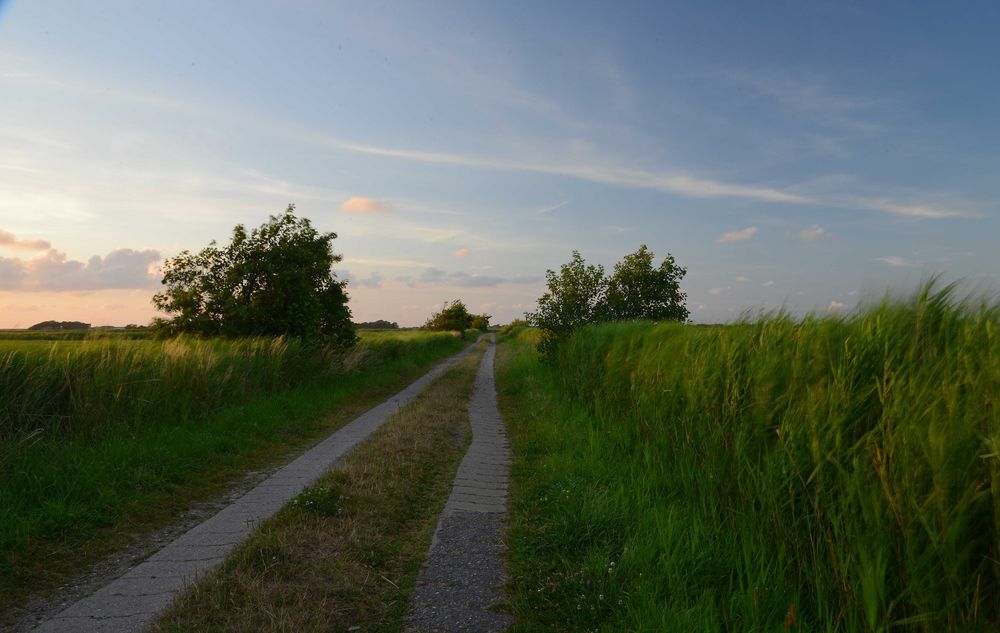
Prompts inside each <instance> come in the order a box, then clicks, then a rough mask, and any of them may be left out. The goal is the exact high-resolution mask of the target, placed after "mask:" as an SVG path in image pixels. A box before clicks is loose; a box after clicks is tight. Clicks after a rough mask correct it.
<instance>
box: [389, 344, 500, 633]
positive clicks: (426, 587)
mask: <svg viewBox="0 0 1000 633" xmlns="http://www.w3.org/2000/svg"><path fill="white" fill-rule="evenodd" d="M495 355H496V347H495V344H494V342H493V340H491V341H490V347H489V349H488V350H487V352H486V354H485V355H484V357H483V361H482V363H481V364H480V366H479V373H478V374H477V376H476V384H475V388H474V389H473V393H472V400H471V401H470V402H469V421H470V422H471V424H472V445H471V446H470V447H469V450H468V452H467V453H466V454H465V457H464V458H463V459H462V463H461V465H460V466H459V468H458V474H457V475H456V477H455V485H454V487H453V488H452V492H451V496H450V497H449V498H448V503H447V504H446V505H445V508H444V512H443V513H442V514H441V519H440V520H439V522H438V526H437V531H436V532H435V533H434V539H433V541H432V543H431V547H430V551H429V553H428V555H427V560H426V561H425V562H424V566H423V568H422V569H421V572H420V577H419V579H418V580H417V587H416V589H415V591H414V593H413V599H412V601H411V607H410V614H409V619H408V622H407V624H406V631H407V632H410V633H429V632H431V631H448V632H452V631H475V632H476V633H494V632H498V631H503V630H505V629H506V628H507V627H508V626H509V625H510V623H511V618H510V616H508V615H506V614H503V613H498V612H496V611H492V610H491V609H490V608H491V607H492V606H493V605H495V604H496V603H498V602H499V601H500V600H501V599H502V594H501V590H500V585H501V584H502V583H503V582H504V580H505V578H506V572H505V569H504V563H503V553H504V551H505V550H506V546H505V545H504V544H503V540H502V539H503V528H504V522H505V519H506V516H507V514H506V513H507V488H508V484H509V481H510V448H509V446H508V444H507V434H506V431H505V430H504V424H503V419H502V418H501V417H500V411H499V409H498V408H497V394H496V387H495V384H494V380H493V359H494V356H495Z"/></svg>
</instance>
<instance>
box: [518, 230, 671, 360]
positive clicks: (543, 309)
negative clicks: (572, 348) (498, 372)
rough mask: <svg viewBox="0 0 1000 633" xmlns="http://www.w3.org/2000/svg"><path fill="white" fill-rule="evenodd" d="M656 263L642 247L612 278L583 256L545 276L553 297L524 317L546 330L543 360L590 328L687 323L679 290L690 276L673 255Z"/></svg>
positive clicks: (541, 300)
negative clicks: (571, 336)
mask: <svg viewBox="0 0 1000 633" xmlns="http://www.w3.org/2000/svg"><path fill="white" fill-rule="evenodd" d="M653 259H654V255H653V253H651V252H650V251H649V249H648V248H647V247H646V245H645V244H643V245H642V246H640V247H639V250H637V251H636V252H634V253H631V254H629V255H626V256H625V257H624V258H623V259H622V261H620V262H618V263H617V264H615V270H614V274H612V275H611V277H610V278H607V277H605V276H604V268H603V267H602V266H600V265H598V266H590V265H587V263H586V262H585V261H584V260H583V257H581V256H580V253H579V251H573V258H572V259H571V260H570V262H569V263H567V264H563V265H562V266H561V267H560V269H559V273H558V274H556V273H555V272H554V271H552V270H548V271H546V272H545V278H546V284H547V286H548V292H546V293H545V294H543V295H542V296H541V298H539V299H538V309H537V310H535V311H534V312H529V313H525V317H526V318H527V320H528V322H529V323H530V324H531V325H534V326H535V327H538V328H540V329H541V330H542V339H541V342H540V343H539V349H540V350H541V352H542V354H543V355H544V356H551V354H552V352H554V351H555V348H556V346H557V345H558V343H559V341H561V340H562V339H563V338H565V337H566V336H568V335H569V334H570V333H571V332H573V331H574V330H576V329H577V328H579V327H582V326H584V325H587V324H590V323H598V322H603V321H625V320H632V319H651V320H658V321H683V320H685V319H687V317H688V310H687V307H686V306H685V305H684V301H685V300H686V299H687V297H686V295H685V294H684V292H682V291H681V289H680V280H681V279H682V278H683V277H684V275H685V274H686V273H687V270H686V269H684V268H682V267H680V266H678V265H677V262H676V260H675V259H674V257H673V256H672V255H670V254H668V255H667V256H666V257H665V258H664V260H663V262H662V263H661V264H660V266H659V268H654V267H653Z"/></svg>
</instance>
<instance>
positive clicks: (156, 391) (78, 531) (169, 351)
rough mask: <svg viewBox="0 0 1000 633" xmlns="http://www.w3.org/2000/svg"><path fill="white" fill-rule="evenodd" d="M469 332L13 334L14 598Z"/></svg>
mask: <svg viewBox="0 0 1000 633" xmlns="http://www.w3.org/2000/svg"><path fill="white" fill-rule="evenodd" d="M465 344H466V342H465V341H463V340H461V339H459V338H458V337H456V336H453V335H449V334H429V333H420V334H413V333H406V334H403V335H402V336H393V335H388V334H384V335H378V336H374V337H368V336H365V337H363V342H362V343H361V344H359V345H358V346H357V347H355V348H353V349H352V350H350V351H347V352H344V351H342V350H338V349H323V348H315V347H305V346H302V345H300V344H297V343H295V342H289V341H284V340H281V339H275V340H263V339H260V340H242V341H221V340H197V339H183V338H182V339H173V340H166V341H155V340H121V339H113V338H100V339H94V340H90V339H88V340H84V341H76V340H68V341H62V340H60V341H39V340H27V341H22V340H16V341H9V340H8V341H0V473H2V477H0V508H2V509H3V511H2V512H0V612H6V611H7V610H8V609H9V608H10V607H12V606H13V605H15V604H17V603H19V602H20V601H22V600H23V599H24V598H25V597H26V596H27V595H28V594H29V593H30V592H32V591H36V590H40V589H44V588H47V587H53V586H56V585H58V584H59V583H60V582H62V581H64V580H65V579H66V578H68V577H69V576H70V575H71V574H72V573H74V572H75V571H76V570H78V569H79V568H80V566H81V564H83V563H84V562H86V561H88V560H93V559H94V558H95V557H96V556H98V555H100V554H102V553H105V552H107V551H110V550H111V549H114V548H115V547H116V546H120V545H121V544H122V543H124V542H128V540H129V539H131V538H133V537H135V536H136V535H137V534H139V533H142V532H143V531H148V530H149V529H152V528H154V527H156V526H157V525H160V524H162V523H164V522H165V521H167V520H169V518H170V516H172V515H173V513H175V512H177V511H178V510H179V509H182V508H183V507H185V506H186V504H187V503H188V502H189V501H190V500H191V499H193V498H196V497H202V496H206V495H209V494H213V493H215V492H217V491H219V490H221V489H222V487H224V486H225V485H226V483H227V482H228V481H230V480H231V479H232V478H233V477H234V476H237V475H239V474H240V473H241V472H243V471H245V470H246V469H248V468H251V467H260V466H261V465H266V464H267V463H269V462H270V461H273V460H274V459H275V458H278V457H280V456H281V455H283V454H285V453H287V452H288V451H289V450H294V449H296V448H298V447H301V446H303V445H304V444H306V443H308V442H310V441H312V440H314V439H316V438H318V437H319V436H321V435H322V434H324V433H327V432H329V431H331V430H333V429H334V428H336V427H338V426H339V425H341V424H343V423H344V422H346V421H348V420H349V419H350V418H351V417H353V415H356V414H358V413H360V412H361V411H363V410H364V408H366V407H368V406H371V405H372V404H374V403H376V402H377V401H378V400H379V399H381V398H384V397H386V396H388V395H389V394H391V393H392V392H394V391H395V390H396V389H399V388H401V387H402V386H404V385H405V384H406V383H407V382H409V381H410V380H412V379H413V378H415V377H416V376H417V375H419V374H420V373H421V372H423V371H425V370H426V369H427V368H428V367H429V365H430V364H432V363H433V362H435V361H436V360H439V359H441V358H443V357H444V356H446V355H447V354H450V353H452V352H454V351H456V350H458V349H460V348H461V347H462V346H463V345H465Z"/></svg>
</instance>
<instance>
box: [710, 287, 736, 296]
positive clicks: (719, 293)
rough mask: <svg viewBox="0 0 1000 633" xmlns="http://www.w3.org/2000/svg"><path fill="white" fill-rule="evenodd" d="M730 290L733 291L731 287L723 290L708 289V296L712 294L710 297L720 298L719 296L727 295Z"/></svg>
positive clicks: (722, 288)
mask: <svg viewBox="0 0 1000 633" xmlns="http://www.w3.org/2000/svg"><path fill="white" fill-rule="evenodd" d="M730 290H732V287H731V286H723V287H721V288H709V289H708V294H710V295H712V296H714V297H718V296H719V295H724V294H726V293H727V292H729V291H730Z"/></svg>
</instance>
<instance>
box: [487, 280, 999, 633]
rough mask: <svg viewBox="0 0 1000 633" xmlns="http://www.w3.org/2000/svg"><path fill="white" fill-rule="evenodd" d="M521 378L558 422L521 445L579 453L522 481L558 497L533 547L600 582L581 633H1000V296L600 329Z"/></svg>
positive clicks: (529, 530) (546, 509) (949, 296)
mask: <svg viewBox="0 0 1000 633" xmlns="http://www.w3.org/2000/svg"><path fill="white" fill-rule="evenodd" d="M522 353H523V352H522ZM513 367H515V369H512V370H511V371H510V372H509V373H508V374H507V375H508V380H510V381H515V382H516V381H524V380H526V379H525V378H524V377H525V376H528V375H531V374H533V375H534V378H533V379H532V380H533V381H534V384H535V385H542V386H543V388H540V389H541V393H544V392H545V390H546V389H548V390H549V391H550V392H551V393H550V395H549V399H550V401H551V402H553V403H554V404H552V405H551V406H553V407H555V408H556V409H559V408H560V407H562V410H563V414H562V415H561V416H556V417H553V416H552V414H551V413H550V415H549V418H550V419H552V420H554V421H553V422H549V423H548V424H550V425H556V426H557V427H558V428H555V429H551V430H550V431H546V430H545V428H544V427H543V428H539V429H536V430H526V431H524V434H523V435H522V441H524V442H526V446H528V447H530V446H532V443H533V442H535V443H537V442H543V443H544V442H550V443H551V442H555V439H554V438H570V439H561V440H559V441H560V442H561V444H562V445H561V446H560V445H559V444H556V448H555V449H554V452H555V453H556V454H555V455H551V456H546V455H545V454H544V453H539V457H538V460H539V461H538V462H537V463H535V464H534V467H537V468H539V469H541V470H542V471H544V472H546V473H547V474H544V475H539V476H538V477H534V476H532V475H528V474H525V478H526V481H527V482H528V483H527V489H528V490H532V491H533V492H531V493H526V494H529V497H530V495H531V494H534V495H536V496H537V497H539V498H541V497H544V498H545V499H546V500H545V501H544V502H539V501H538V499H537V498H533V497H532V498H526V499H525V500H524V503H525V504H526V505H525V506H524V508H525V512H533V513H537V514H538V515H539V521H540V522H541V524H542V525H541V527H538V526H536V527H523V528H522V531H521V532H520V534H521V537H522V538H523V540H522V541H521V543H522V546H523V547H524V548H525V551H527V552H529V554H528V555H529V557H530V556H538V557H539V559H538V560H537V561H536V563H538V564H539V565H540V566H541V567H542V568H547V569H549V571H548V572H546V573H548V574H553V573H556V572H557V571H558V573H561V574H565V573H582V574H583V575H584V577H587V578H589V579H590V582H591V584H592V586H600V587H602V590H601V591H602V592H603V597H602V600H601V602H602V603H603V604H602V606H601V609H599V610H595V611H594V613H595V614H596V615H595V616H594V619H593V620H592V621H574V622H575V623H576V625H578V626H580V627H581V630H582V629H583V628H588V627H589V626H591V625H594V626H596V625H597V624H598V623H605V624H606V623H615V624H616V625H618V626H622V627H623V628H624V630H722V629H725V630H733V631H744V630H775V629H781V628H782V627H784V628H785V629H789V628H796V629H801V630H815V631H819V630H831V631H842V630H849V631H862V630H864V631H867V630H871V631H884V630H888V629H890V628H893V629H902V630H919V631H943V630H949V631H953V630H994V629H995V627H996V626H997V625H998V624H1000V556H998V544H1000V542H998V537H1000V531H998V525H1000V499H998V497H997V495H998V494H1000V489H998V486H1000V450H998V449H1000V408H998V398H1000V308H998V306H997V305H996V304H995V303H988V302H984V301H972V300H964V301H963V300H959V299H957V298H956V296H955V292H954V289H953V288H951V287H948V288H941V289H935V287H934V285H933V284H929V285H927V286H925V287H924V288H923V289H922V290H921V291H920V292H918V293H917V294H916V295H915V296H913V297H912V298H910V299H908V300H890V299H886V300H885V301H883V302H881V303H879V304H877V305H871V306H868V307H865V308H862V309H860V310H858V311H856V312H854V313H852V314H850V315H847V316H843V317H838V316H818V315H814V316H810V317H808V318H806V319H804V320H802V321H797V320H795V319H792V318H791V317H789V316H788V315H785V314H773V315H767V316H762V317H760V318H756V319H748V320H745V321H743V322H740V323H736V324H733V325H728V326H719V327H694V326H690V325H682V324H660V325H655V324H652V323H642V322H636V323H622V324H612V325H603V326H598V327H592V328H587V329H585V330H583V331H580V332H579V333H577V334H576V335H574V336H573V337H572V338H570V339H569V340H568V341H566V343H565V344H564V345H563V346H562V348H561V349H560V352H559V354H558V355H557V357H556V363H555V367H554V368H544V367H542V366H541V365H537V364H531V363H529V362H528V361H526V360H521V361H520V365H517V364H515V365H514V366H513ZM517 367H520V368H519V369H517ZM546 381H548V382H546ZM530 384H532V383H530V382H524V383H522V387H523V388H526V387H529V386H530ZM545 385H548V386H547V387H544V386H545ZM537 389H539V388H537V387H536V390H537ZM553 394H555V395H553ZM553 398H554V400H553ZM558 398H565V399H566V401H564V402H562V403H561V404H560V403H559V400H558ZM546 433H550V435H544V434H546ZM546 437H549V438H552V439H549V440H545V439H544V438H546ZM559 455H562V457H560V456H559ZM524 472H526V473H527V471H524ZM562 490H566V491H570V492H568V493H567V494H562V493H561V492H559V491H562ZM542 535H544V539H547V541H548V542H549V543H552V542H556V543H560V544H561V549H560V551H561V552H562V553H563V555H565V557H566V560H572V561H574V563H573V564H570V565H568V566H565V568H560V566H559V565H558V564H555V563H552V562H551V561H550V562H549V563H547V564H546V563H543V562H542V561H543V560H544V559H545V558H546V556H548V555H543V554H542V552H543V550H541V549H538V550H535V549H532V548H535V547H536V546H537V545H538V541H537V539H540V538H542ZM566 544H573V546H572V547H569V546H565V545H566ZM562 546H565V547H562ZM530 552H534V554H530ZM609 562H614V563H615V565H613V566H612V567H613V569H614V573H613V579H612V580H609V575H608V573H606V571H607V570H606V569H605V568H606V567H607V566H608V563H609ZM553 565H554V567H553ZM574 565H575V566H574ZM554 570H555V571H554ZM546 578H548V576H546ZM543 580H544V579H539V582H540V583H541V582H543ZM598 582H599V584H595V583H598ZM557 584H558V583H557ZM588 595H589V594H588ZM619 601H621V602H619ZM527 604H528V605H530V604H532V601H531V600H528V601H527ZM536 606H537V605H536ZM524 608H525V612H526V613H527V612H530V611H531V608H532V607H530V606H526V607H524ZM569 608H570V609H572V605H569ZM581 611H585V609H583V610H581ZM601 613H603V615H600V614H601Z"/></svg>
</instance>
